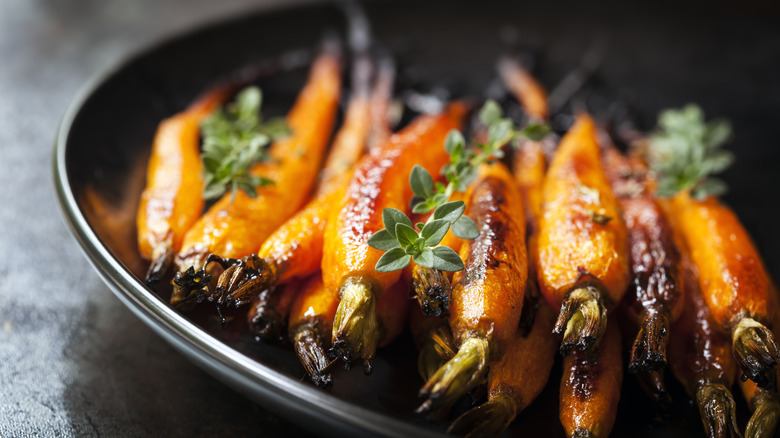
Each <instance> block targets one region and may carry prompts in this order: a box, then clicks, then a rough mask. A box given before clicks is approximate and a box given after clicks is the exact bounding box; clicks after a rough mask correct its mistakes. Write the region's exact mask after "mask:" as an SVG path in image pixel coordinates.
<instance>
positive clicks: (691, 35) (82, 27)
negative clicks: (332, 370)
mask: <svg viewBox="0 0 780 438" xmlns="http://www.w3.org/2000/svg"><path fill="white" fill-rule="evenodd" d="M272 3H276V2H245V1H244V2H242V1H238V0H230V1H221V2H219V3H218V4H217V3H216V2H213V3H212V2H207V1H203V0H198V1H195V2H192V1H188V2H184V1H168V2H164V3H160V2H155V1H152V0H143V1H136V2H131V1H118V0H113V1H98V0H95V1H75V0H68V1H28V0H6V1H4V2H3V3H0V147H1V148H2V152H3V159H2V160H0V184H2V187H3V190H1V191H0V205H3V206H4V208H2V209H0V248H3V249H5V251H6V256H5V257H3V258H2V259H0V281H1V283H0V285H1V286H0V310H2V312H0V323H1V324H2V329H1V330H0V390H2V397H0V436H23V435H43V436H55V435H106V434H107V435H111V436H117V435H120V436H122V435H124V436H139V435H161V434H165V435H172V434H180V435H181V436H192V435H225V436H232V435H250V434H252V435H260V434H262V435H268V436H290V435H296V434H298V435H304V434H305V433H304V432H302V431H300V430H299V429H297V428H296V427H295V426H293V425H290V424H289V423H286V422H284V421H283V420H280V419H278V418H277V417H275V416H274V415H272V414H270V413H268V412H266V411H264V410H263V409H261V408H259V407H257V406H256V405H254V404H253V403H251V402H249V401H248V400H247V399H246V398H244V397H243V396H241V395H238V394H237V393H234V392H232V391H231V390H229V389H227V388H226V387H224V386H223V385H222V384H221V383H219V382H218V381H216V380H214V379H213V378H211V377H209V376H208V375H206V374H205V373H203V372H201V371H200V370H199V369H197V368H195V367H194V366H193V365H191V364H190V363H189V362H188V361H187V360H186V359H184V358H183V357H182V356H180V355H179V354H178V353H176V352H174V351H173V350H172V349H171V348H170V347H169V346H168V345H167V344H166V343H165V342H164V341H162V340H161V339H160V338H158V337H157V336H155V335H154V334H153V333H152V332H151V331H150V330H149V329H147V328H146V327H145V326H143V325H142V324H141V322H140V321H139V320H137V319H136V318H135V317H134V316H133V315H132V314H130V312H129V311H127V310H126V309H124V307H123V306H122V305H121V304H120V303H119V301H117V300H116V299H115V298H114V297H113V295H112V294H111V293H110V292H109V291H108V289H107V288H106V287H105V286H104V285H103V284H102V283H101V282H100V280H99V279H98V278H97V276H96V275H95V274H94V272H93V271H92V269H91V268H90V267H89V265H88V263H87V262H86V260H85V259H84V257H83V256H82V255H81V254H80V252H79V250H78V247H77V245H76V243H75V241H74V240H73V239H72V238H71V237H70V236H69V233H68V231H67V230H66V228H65V226H64V225H63V222H62V220H61V219H60V217H59V216H60V214H59V212H58V211H57V207H56V201H55V198H54V193H53V189H52V184H51V175H50V154H51V147H52V140H53V138H54V135H55V131H56V126H57V123H58V121H59V118H60V117H61V115H62V113H63V111H64V109H65V107H66V105H67V103H68V102H69V101H70V99H71V98H73V96H74V95H75V93H76V91H77V89H78V88H79V87H80V86H81V85H82V84H83V83H84V82H85V81H86V80H87V79H88V78H89V77H90V76H92V75H93V74H95V73H96V72H98V71H99V70H102V69H104V68H106V67H108V66H110V65H112V64H113V63H114V62H116V61H117V60H119V59H121V58H123V57H124V56H125V55H126V54H127V53H130V52H133V51H135V50H136V49H138V48H140V47H144V46H145V45H147V44H149V43H151V42H153V41H156V40H158V39H159V38H160V37H162V36H166V35H171V34H175V33H177V32H180V31H182V30H185V29H188V28H192V27H193V26H196V25H197V24H198V23H202V22H205V21H208V20H210V19H217V18H219V17H224V16H228V15H232V14H243V13H246V11H248V10H254V9H258V8H263V7H266V6H268V5H269V4H272ZM396 7H397V6H396V5H395V4H392V3H388V2H384V3H380V4H379V5H377V6H376V7H375V8H374V12H375V14H376V17H382V16H383V14H382V11H383V10H386V11H389V12H388V13H391V12H392V11H393V10H396ZM403 7H405V8H407V9H408V10H409V23H410V24H409V25H408V26H405V27H404V29H403V32H399V29H397V28H394V27H391V26H390V25H385V24H384V23H383V21H382V20H381V19H378V20H376V21H375V23H374V25H375V27H376V30H377V33H382V34H384V35H392V34H398V33H402V34H403V36H404V37H405V38H406V39H407V40H411V41H414V40H415V39H421V38H426V39H428V40H429V41H431V42H430V44H437V43H438V44H440V45H441V47H442V52H441V53H438V54H437V56H438V57H441V58H442V59H452V60H455V61H454V66H453V70H446V71H442V72H441V75H442V76H448V75H449V76H450V77H457V76H458V75H457V72H458V70H463V71H474V70H475V68H474V64H480V65H484V66H485V67H484V68H483V69H481V71H483V72H484V73H483V74H481V75H477V77H476V79H475V80H474V81H473V82H472V83H477V84H480V85H484V84H485V83H487V81H488V80H489V76H490V75H492V68H491V67H490V65H491V63H492V62H493V59H494V58H493V57H492V55H490V56H488V54H489V53H490V52H492V50H489V51H486V52H485V53H483V54H482V57H480V53H479V51H475V50H473V47H472V48H471V49H469V50H468V51H466V50H465V49H464V48H463V47H458V46H453V45H448V44H447V40H446V38H445V37H443V35H445V34H446V33H447V31H452V29H448V28H447V26H448V25H447V22H446V21H443V22H441V21H440V22H438V24H437V25H436V26H427V23H429V22H430V21H431V20H433V19H438V18H440V15H441V14H444V15H446V14H447V8H434V7H428V8H425V7H423V8H420V9H416V8H413V7H411V6H410V4H409V3H404V5H403ZM460 7H464V8H467V9H468V10H469V11H467V12H466V13H472V14H474V16H475V17H477V16H479V14H480V11H481V8H489V13H490V15H494V16H495V15H498V16H500V15H501V14H502V11H501V4H500V3H498V2H490V3H488V4H482V3H473V2H472V3H470V4H469V5H468V6H463V5H461V6H459V8H460ZM591 7H592V6H591V5H588V4H585V3H584V2H581V3H579V4H577V3H572V4H564V3H552V4H547V5H545V6H543V5H540V4H535V5H534V4H529V5H525V6H524V8H523V9H522V10H521V13H523V14H526V15H525V16H524V17H520V18H518V21H523V22H524V23H526V27H524V28H523V29H522V30H521V32H520V38H521V40H522V41H523V42H524V44H526V45H527V46H529V47H531V48H535V49H540V50H543V51H544V53H545V56H544V57H542V58H540V59H539V60H538V66H539V69H538V73H539V75H540V77H541V78H542V79H543V81H544V82H545V85H548V86H552V85H554V84H556V83H557V82H558V81H559V80H560V79H561V78H563V77H564V75H565V74H566V73H567V72H569V71H570V70H571V69H572V68H574V67H575V66H576V65H577V62H578V61H579V59H580V56H581V55H582V52H583V51H584V50H586V49H587V48H588V47H589V46H590V44H591V43H592V41H593V40H594V38H598V37H604V38H606V39H607V40H608V41H609V53H612V54H613V56H608V57H607V58H606V59H605V61H604V67H603V71H604V74H603V75H601V76H599V78H598V79H599V80H600V81H603V83H606V84H609V88H610V90H612V91H611V92H616V93H619V94H623V95H628V96H629V97H630V99H632V100H633V101H635V102H636V103H637V106H638V107H639V108H640V109H641V114H640V121H641V123H643V124H644V127H649V126H651V125H652V122H653V120H654V117H655V114H656V113H657V111H658V110H660V109H662V108H666V107H672V106H680V105H682V104H685V103H687V102H689V101H695V102H698V103H700V104H701V105H702V106H703V107H704V108H705V110H706V111H707V114H708V115H711V116H721V117H727V118H730V119H731V120H732V121H733V122H734V129H735V132H736V141H735V142H734V143H733V144H732V145H731V146H730V148H731V149H732V150H734V151H735V152H736V153H737V162H736V164H735V165H734V167H733V168H732V169H731V170H729V171H728V172H727V173H726V174H725V176H724V178H725V179H726V180H727V182H728V183H729V184H730V186H731V187H732V191H731V193H730V194H729V195H728V196H726V198H725V199H726V201H727V202H729V203H730V204H731V205H732V206H733V207H734V208H735V209H736V210H737V211H738V213H739V214H740V217H741V218H742V220H743V221H744V222H745V224H746V226H747V227H748V229H749V230H750V232H751V233H752V235H753V236H754V239H755V240H756V243H757V245H758V246H759V248H760V249H761V252H762V254H764V255H765V257H766V259H767V262H768V265H769V268H770V271H772V273H773V275H774V277H775V278H778V274H780V242H779V240H780V239H779V238H778V233H777V231H776V226H777V225H776V224H777V220H776V218H778V213H780V202H779V201H778V195H777V190H778V189H779V188H780V184H778V176H777V174H776V169H777V168H778V166H780V144H778V143H779V142H778V140H777V134H776V126H777V120H780V80H778V77H780V75H778V67H780V31H779V30H778V29H780V26H778V23H780V22H778V20H777V16H776V11H774V10H772V9H769V8H766V7H764V6H763V5H761V4H759V3H751V2H741V3H739V4H737V5H728V4H726V3H725V2H721V3H718V4H716V5H714V6H707V7H704V6H703V5H697V4H695V3H691V2H683V3H680V2H661V3H654V4H653V6H645V7H642V8H641V9H628V8H626V7H625V6H621V5H620V4H619V3H616V4H615V5H613V6H611V7H610V6H600V7H599V8H598V10H597V11H594V10H592V9H591ZM512 9H513V10H514V11H515V12H517V10H518V9H519V8H518V7H517V6H515V7H513V8H512ZM396 15H397V10H396ZM561 16H565V17H567V20H566V23H568V25H567V26H566V27H565V28H562V27H560V26H556V23H557V20H558V19H559V18H560V17H561ZM528 17H533V19H529V18H528ZM577 17H581V20H578V19H577ZM509 21H511V20H510V19H507V22H509ZM453 25H457V26H461V27H462V32H464V33H468V32H473V31H474V29H469V28H468V26H463V23H457V24H453ZM503 25H504V23H500V24H497V26H496V29H495V32H496V33H499V32H500V31H501V29H500V27H501V26H503ZM457 30H458V31H460V30H461V28H459V29H457ZM481 31H484V29H481ZM491 31H492V30H491ZM561 33H565V34H566V35H567V38H565V39H566V40H567V41H569V42H568V43H560V44H556V43H555V41H557V40H558V38H557V36H558V35H560V34H561ZM578 35H582V38H581V39H580V40H579V42H577V38H576V36H578ZM572 40H573V41H575V42H574V43H571V41H572ZM635 47H641V50H639V49H634V48H635ZM463 53H469V55H470V56H468V57H466V56H462V55H463ZM614 54H619V56H617V55H614ZM483 58H484V59H483ZM215 71H219V68H215ZM433 73H436V75H437V76H439V74H438V72H433ZM433 73H431V74H433ZM200 74H201V75H202V74H206V75H207V73H203V72H200ZM195 76H197V74H196V75H195ZM194 83H195V82H193V83H190V84H185V87H186V86H187V85H190V86H193V87H194V85H193V84H194ZM183 94H185V95H186V93H183ZM184 103H186V102H185V101H182V102H180V104H181V105H183V104H184ZM173 110H175V109H172V111H173Z"/></svg>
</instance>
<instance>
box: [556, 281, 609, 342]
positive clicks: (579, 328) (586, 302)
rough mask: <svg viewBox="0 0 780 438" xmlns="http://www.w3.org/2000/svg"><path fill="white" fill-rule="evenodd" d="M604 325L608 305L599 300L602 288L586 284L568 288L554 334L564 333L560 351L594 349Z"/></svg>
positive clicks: (602, 333) (601, 334) (560, 334)
mask: <svg viewBox="0 0 780 438" xmlns="http://www.w3.org/2000/svg"><path fill="white" fill-rule="evenodd" d="M606 328H607V308H606V307H605V306H604V303H603V302H602V300H601V291H600V290H599V289H597V288H596V287H594V286H585V287H578V288H577V289H574V290H573V291H571V292H570V293H569V295H568V296H567V297H566V299H565V300H564V301H563V304H562V305H561V313H560V314H559V315H558V320H557V321H556V322H555V328H553V334H555V335H557V336H563V341H562V342H561V349H560V351H561V355H563V356H564V357H566V356H568V355H569V354H570V353H571V350H572V349H573V348H574V347H577V348H579V349H580V350H582V351H587V352H593V351H595V350H596V349H597V348H598V344H599V342H600V341H601V337H602V336H603V335H604V330H606Z"/></svg>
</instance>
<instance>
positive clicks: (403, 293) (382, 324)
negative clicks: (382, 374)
mask: <svg viewBox="0 0 780 438" xmlns="http://www.w3.org/2000/svg"><path fill="white" fill-rule="evenodd" d="M407 294H408V293H407V286H406V284H405V283H403V282H401V281H399V282H397V283H395V284H394V285H392V286H390V288H389V289H387V290H386V291H385V293H384V294H382V296H381V297H380V298H379V299H378V300H377V302H376V316H377V319H379V330H381V332H382V339H381V340H380V341H379V345H378V346H379V347H385V346H387V345H389V344H390V343H391V342H393V341H394V340H395V339H396V338H397V337H398V336H399V335H400V334H401V333H402V332H403V331H404V328H405V327H406V315H407V311H408V310H409V299H408V298H407Z"/></svg>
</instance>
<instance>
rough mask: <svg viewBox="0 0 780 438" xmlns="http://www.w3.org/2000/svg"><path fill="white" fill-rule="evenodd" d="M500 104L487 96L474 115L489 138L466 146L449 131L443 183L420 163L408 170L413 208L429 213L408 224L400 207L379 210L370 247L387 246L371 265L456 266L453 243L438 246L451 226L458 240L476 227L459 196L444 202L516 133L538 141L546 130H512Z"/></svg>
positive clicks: (386, 269)
mask: <svg viewBox="0 0 780 438" xmlns="http://www.w3.org/2000/svg"><path fill="white" fill-rule="evenodd" d="M502 116H503V114H502V112H501V107H499V106H498V104H497V103H496V102H494V101H492V100H489V101H487V102H486V103H485V105H484V106H483V107H482V109H481V111H480V114H479V117H480V120H481V121H482V123H484V124H485V125H487V126H488V141H487V143H484V144H479V143H475V144H472V146H471V147H470V148H467V147H466V139H465V138H464V137H463V134H461V133H460V132H459V131H457V130H453V131H450V132H449V134H448V135H447V138H446V140H445V142H444V147H445V149H446V150H447V153H448V154H449V156H450V162H449V163H448V164H447V165H445V166H444V167H443V168H442V170H441V173H442V174H443V175H444V177H445V178H446V180H447V185H446V186H445V185H444V184H442V183H439V182H436V183H434V180H433V177H432V176H431V174H430V173H429V172H428V171H427V170H425V168H423V167H422V166H414V168H413V169H412V172H411V174H410V175H409V186H410V187H411V189H412V192H414V198H413V199H412V204H413V208H412V212H414V213H428V212H430V211H432V210H433V214H432V215H431V216H430V217H429V218H428V221H427V222H426V223H418V224H416V226H415V225H413V224H412V221H411V219H409V217H407V216H406V214H404V213H403V212H402V211H400V210H397V209H394V208H386V209H384V210H383V211H382V220H383V221H384V225H385V229H383V230H380V231H378V232H376V233H374V235H372V236H371V238H369V239H368V244H369V246H371V247H372V248H376V249H378V250H380V251H386V252H385V254H384V255H383V256H382V257H381V258H380V259H379V261H377V264H376V266H375V269H376V270H377V271H379V272H391V271H397V270H400V269H403V268H405V267H406V266H407V265H409V263H410V262H411V260H414V261H415V263H417V264H419V265H421V266H424V267H426V268H433V269H439V270H441V271H450V272H452V271H460V270H462V269H463V261H462V260H461V259H460V256H458V253H457V252H455V251H454V250H453V249H452V248H449V247H447V246H438V245H439V243H440V242H441V240H442V239H443V238H444V236H445V235H446V234H447V231H449V229H450V228H452V233H453V234H454V235H455V236H457V237H459V238H461V239H474V238H476V237H477V236H479V229H478V228H477V225H476V224H475V223H474V221H473V220H472V219H471V218H469V217H468V216H464V215H463V212H464V211H465V210H466V204H465V202H463V201H449V199H450V197H451V196H452V194H453V193H454V192H455V191H459V192H465V191H466V187H467V186H468V184H469V183H470V182H472V181H473V180H474V179H475V178H476V177H477V170H478V169H479V166H480V165H481V164H483V163H487V162H490V161H491V160H494V159H499V158H501V157H503V152H502V150H501V149H502V148H503V147H504V146H505V145H506V144H507V143H509V142H511V141H514V140H516V139H519V138H529V139H532V140H540V139H541V138H543V137H544V136H545V135H547V133H548V132H549V127H547V125H536V124H533V125H528V126H526V127H525V129H523V130H522V131H518V130H516V129H515V126H514V124H513V123H512V121H511V120H510V119H508V118H503V117H502Z"/></svg>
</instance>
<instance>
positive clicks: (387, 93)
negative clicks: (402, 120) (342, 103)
mask: <svg viewBox="0 0 780 438" xmlns="http://www.w3.org/2000/svg"><path fill="white" fill-rule="evenodd" d="M394 83H395V64H394V63H393V61H392V59H390V58H384V59H382V61H380V62H379V68H378V70H377V76H376V80H375V82H374V88H373V90H372V92H371V102H370V104H369V105H370V107H371V109H370V113H371V132H370V133H369V136H368V150H369V151H371V150H374V149H376V148H378V147H379V146H382V145H383V144H385V143H387V140H389V139H390V136H391V135H392V134H393V131H392V125H393V121H392V120H391V118H390V110H391V104H392V100H393V85H394Z"/></svg>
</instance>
